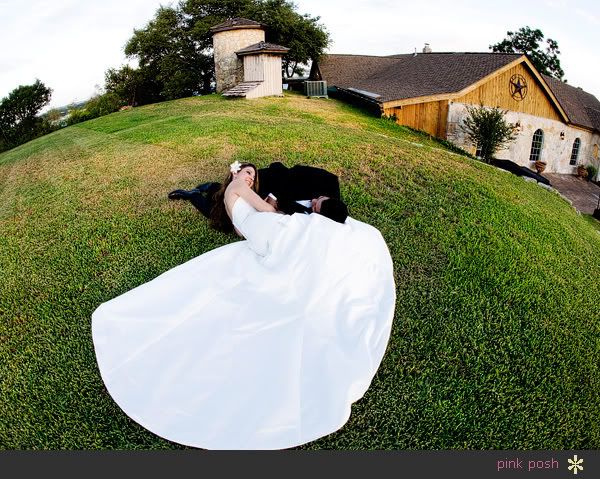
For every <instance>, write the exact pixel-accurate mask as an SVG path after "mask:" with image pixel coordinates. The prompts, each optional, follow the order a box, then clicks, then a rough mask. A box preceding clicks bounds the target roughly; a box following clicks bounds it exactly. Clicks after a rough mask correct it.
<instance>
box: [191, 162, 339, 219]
mask: <svg viewBox="0 0 600 479" xmlns="http://www.w3.org/2000/svg"><path fill="white" fill-rule="evenodd" d="M220 186H221V185H220V183H205V184H203V185H198V186H197V188H199V189H201V190H204V191H205V192H206V193H205V194H201V193H198V194H194V195H192V198H190V201H191V202H192V204H193V205H194V206H195V207H196V208H197V209H198V210H199V211H200V212H201V213H202V214H203V215H204V216H207V217H208V216H209V215H210V210H211V208H212V206H213V205H214V200H213V195H214V193H216V192H217V191H218V190H219V187H220ZM269 193H273V195H275V196H276V197H277V204H278V207H279V209H280V210H281V211H283V212H284V213H286V214H292V213H301V212H305V211H307V209H306V208H304V207H303V206H302V205H299V204H298V203H296V200H311V199H313V198H318V197H319V196H328V197H330V198H335V199H338V200H339V199H340V184H339V181H338V177H337V176H336V175H334V174H333V173H330V172H329V171H327V170H324V169H322V168H316V167H314V166H304V165H295V166H292V167H291V168H288V167H287V166H285V165H284V164H283V163H281V162H279V161H278V162H275V163H271V164H270V165H269V167H268V168H260V169H259V170H258V194H259V196H260V197H261V198H265V197H266V196H267V195H268V194H269ZM309 211H310V210H309Z"/></svg>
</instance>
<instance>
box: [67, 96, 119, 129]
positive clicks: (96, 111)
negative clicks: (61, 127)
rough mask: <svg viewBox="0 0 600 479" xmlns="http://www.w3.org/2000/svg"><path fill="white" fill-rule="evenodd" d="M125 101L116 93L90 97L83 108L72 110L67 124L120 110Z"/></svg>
mask: <svg viewBox="0 0 600 479" xmlns="http://www.w3.org/2000/svg"><path fill="white" fill-rule="evenodd" d="M124 104H125V103H124V102H123V101H122V100H121V99H120V98H119V96H118V95H116V94H115V93H110V92H109V93H104V94H103V95H98V96H95V97H93V98H92V99H90V100H89V101H88V102H87V103H86V104H85V106H83V107H82V108H74V109H72V110H70V114H69V118H68V119H67V125H74V124H75V123H81V122H82V121H87V120H91V119H92V118H98V117H99V116H104V115H108V114H109V113H113V112H115V111H118V110H119V108H121V107H122V106H123V105H124Z"/></svg>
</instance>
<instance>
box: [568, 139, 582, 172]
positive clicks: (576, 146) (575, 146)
mask: <svg viewBox="0 0 600 479" xmlns="http://www.w3.org/2000/svg"><path fill="white" fill-rule="evenodd" d="M580 146H581V140H580V139H579V138H575V141H574V142H573V149H572V150H571V161H569V165H576V164H577V158H578V157H579V147H580Z"/></svg>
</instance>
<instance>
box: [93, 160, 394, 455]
mask: <svg viewBox="0 0 600 479" xmlns="http://www.w3.org/2000/svg"><path fill="white" fill-rule="evenodd" d="M255 177H256V168H255V167H254V166H253V165H241V167H240V165H239V164H237V162H236V163H235V164H233V165H232V173H231V174H230V175H229V178H228V180H227V181H226V183H225V186H226V189H225V190H224V205H225V210H226V212H227V213H228V215H229V217H230V218H231V219H232V221H233V225H234V227H235V229H236V231H237V232H238V234H240V235H241V236H243V237H244V238H245V240H244V241H238V242H235V243H232V244H228V245H225V246H222V247H220V248H217V249H215V250H213V251H210V252H207V253H205V254H203V255H201V256H198V257H196V258H194V259H192V260H190V261H188V262H187V263H184V264H182V265H180V266H178V267H176V268H173V269H172V270H169V271H167V272H166V273H163V274H162V275H160V276H158V277H157V278H155V279H154V280H152V281H150V282H148V283H145V284H142V285H141V286H138V287H137V288H135V289H133V290H131V291H129V292H127V293H125V294H123V295H121V296H119V297H117V298H114V299H112V300H110V301H107V302H106V303H103V304H101V305H100V306H99V307H98V308H97V309H96V311H94V313H93V315H92V335H93V341H94V348H95V351H96V358H97V361H98V367H99V370H100V373H101V375H102V379H103V381H104V383H105V385H106V387H107V390H108V392H109V393H110V395H111V396H112V398H113V399H114V400H115V402H116V403H117V404H118V405H119V406H120V407H121V409H122V410H123V411H124V412H125V413H126V414H127V415H128V416H129V417H131V418H132V419H133V420H135V421H136V422H138V423H139V424H141V425H142V426H144V427H145V428H146V429H148V430H150V431H152V432H153V433H155V434H157V435H159V436H161V437H163V438H165V439H168V440H170V441H174V442H177V443H180V444H185V445H188V446H195V447H201V448H208V449H283V448H289V447H293V446H297V445H300V444H304V443H307V442H309V441H313V440H315V439H317V438H319V437H322V436H325V435H327V434H330V433H332V432H334V431H336V430H338V429H339V428H341V427H342V426H343V425H344V424H345V423H346V421H347V420H348V418H349V417H350V412H351V405H352V403H353V402H355V401H357V400H358V399H360V398H361V397H362V396H363V395H364V393H365V392H366V391H367V389H368V387H369V385H370V383H371V380H372V379H373V376H374V375H375V373H376V371H377V368H378V367H379V364H380V363H381V360H382V358H383V355H384V352H385V349H386V345H387V343H388V339H389V335H390V331H391V326H392V320H393V315H394V306H395V285H394V277H393V268H392V261H391V258H390V254H389V251H388V249H387V246H386V244H385V241H384V240H383V238H382V236H381V234H380V233H379V231H378V230H377V229H375V228H373V227H372V226H369V225H367V224H365V223H362V222H360V221H357V220H354V219H352V218H350V217H349V218H348V219H347V220H346V222H345V223H344V224H340V223H336V222H334V221H332V220H330V219H328V218H325V217H323V216H322V215H319V214H311V215H304V214H294V215H291V216H287V215H282V214H279V213H276V212H274V208H273V207H272V206H271V205H270V204H268V203H267V202H265V201H264V200H262V199H261V198H260V197H259V196H258V195H257V194H256V193H255V192H254V191H253V187H254V186H255ZM182 278H185V279H182Z"/></svg>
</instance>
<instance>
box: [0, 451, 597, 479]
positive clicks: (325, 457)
mask: <svg viewBox="0 0 600 479" xmlns="http://www.w3.org/2000/svg"><path fill="white" fill-rule="evenodd" d="M0 464H1V465H2V472H3V476H4V477H30V476H33V475H34V474H37V475H38V476H41V475H49V474H50V475H51V476H54V475H58V474H60V475H61V476H62V477H69V476H70V473H73V477H85V476H87V475H92V476H96V475H97V474H98V475H101V476H103V477H113V476H116V477H122V476H123V475H124V474H127V475H130V477H147V476H151V477H152V476H156V477H162V478H165V477H180V476H186V477H187V476H189V477H194V478H201V477H229V476H231V477H240V476H245V477H247V476H250V477H259V478H264V477H278V478H288V477H306V478H307V479H308V478H313V477H324V476H328V477H331V478H332V479H333V478H339V477H341V478H343V479H346V478H354V477H357V478H364V479H367V478H368V479H371V478H379V477H382V476H384V477H390V478H405V477H406V478H429V477H433V478H445V477H457V478H461V479H469V478H477V479H481V478H498V479H505V478H570V477H572V478H578V479H581V478H590V479H591V478H594V479H596V478H600V451H598V450H595V451H355V452H348V451H274V452H261V451H256V452H237V451H229V452H228V451H202V450H185V451H144V452H133V451H121V452H119V451H97V452H93V451H55V452H52V451H4V452H0ZM13 474H14V476H13Z"/></svg>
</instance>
